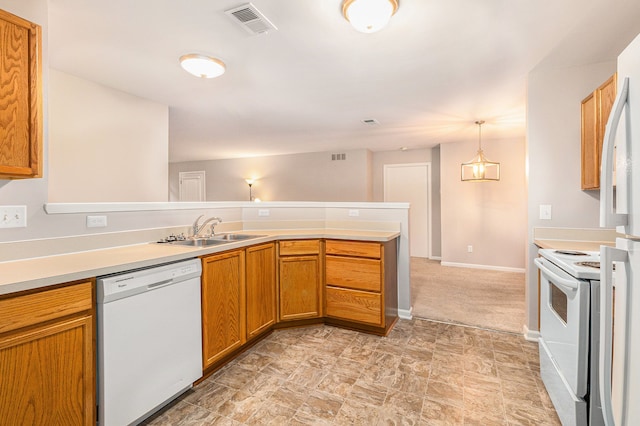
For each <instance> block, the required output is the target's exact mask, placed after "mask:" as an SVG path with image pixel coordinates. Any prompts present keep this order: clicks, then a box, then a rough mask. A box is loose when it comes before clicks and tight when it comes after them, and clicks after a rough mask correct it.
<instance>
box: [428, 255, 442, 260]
mask: <svg viewBox="0 0 640 426" xmlns="http://www.w3.org/2000/svg"><path fill="white" fill-rule="evenodd" d="M429 259H430V260H442V256H431V257H430V258H429Z"/></svg>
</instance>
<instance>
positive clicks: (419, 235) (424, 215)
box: [384, 163, 431, 258]
mask: <svg viewBox="0 0 640 426" xmlns="http://www.w3.org/2000/svg"><path fill="white" fill-rule="evenodd" d="M430 184H431V164H430V163H410V164H385V166H384V201H385V202H392V203H393V202H408V203H411V207H410V209H409V255H410V256H415V257H425V258H428V257H430V256H431V189H430Z"/></svg>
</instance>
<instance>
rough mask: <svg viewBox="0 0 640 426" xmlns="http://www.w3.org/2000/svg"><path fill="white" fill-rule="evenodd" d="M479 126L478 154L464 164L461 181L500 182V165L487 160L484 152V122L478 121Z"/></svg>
mask: <svg viewBox="0 0 640 426" xmlns="http://www.w3.org/2000/svg"><path fill="white" fill-rule="evenodd" d="M476 124H477V125H478V154H477V155H476V156H475V157H474V158H473V159H472V160H471V161H469V162H467V163H462V166H461V179H462V181H463V182H485V181H491V180H500V163H494V162H491V161H489V160H487V159H486V158H485V156H484V153H483V152H482V125H483V124H484V121H483V120H479V121H476Z"/></svg>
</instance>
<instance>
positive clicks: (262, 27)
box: [224, 3, 277, 35]
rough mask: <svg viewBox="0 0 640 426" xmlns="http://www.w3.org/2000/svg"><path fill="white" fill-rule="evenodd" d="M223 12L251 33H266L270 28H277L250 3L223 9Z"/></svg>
mask: <svg viewBox="0 0 640 426" xmlns="http://www.w3.org/2000/svg"><path fill="white" fill-rule="evenodd" d="M224 13H226V14H227V15H228V16H230V17H231V20H232V21H233V22H235V23H236V24H238V25H240V26H241V27H242V28H244V30H245V31H246V32H248V33H249V34H251V35H258V34H266V33H268V32H269V31H271V30H277V28H276V26H275V25H273V24H272V23H271V21H269V20H268V19H267V18H266V17H265V16H264V15H263V14H262V13H260V11H259V10H258V9H256V7H255V6H254V5H252V4H251V3H246V4H243V5H242V6H238V7H234V8H233V9H229V10H225V11H224Z"/></svg>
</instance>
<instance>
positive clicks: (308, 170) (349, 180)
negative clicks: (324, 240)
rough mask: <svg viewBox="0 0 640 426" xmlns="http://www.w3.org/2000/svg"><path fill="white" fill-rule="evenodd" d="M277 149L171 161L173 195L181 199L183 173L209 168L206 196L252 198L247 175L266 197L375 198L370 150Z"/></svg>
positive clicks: (255, 189)
mask: <svg viewBox="0 0 640 426" xmlns="http://www.w3.org/2000/svg"><path fill="white" fill-rule="evenodd" d="M344 153H345V154H346V160H339V161H332V160H331V153H329V152H316V153H307V154H291V155H274V156H268V157H255V158H238V159H229V160H209V161H189V162H181V163H171V164H170V165H169V181H170V184H169V185H170V200H171V201H177V200H178V199H179V186H178V174H179V172H186V171H199V170H204V171H205V173H206V191H207V201H221V200H224V201H248V200H249V187H248V186H247V183H246V182H245V181H244V180H245V179H246V178H254V179H256V181H255V184H254V185H253V195H254V197H258V198H260V199H261V200H263V201H371V197H372V195H371V194H372V190H371V177H370V176H371V152H370V151H368V150H364V149H363V150H354V151H344Z"/></svg>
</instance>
